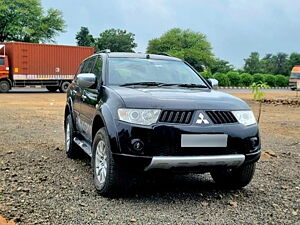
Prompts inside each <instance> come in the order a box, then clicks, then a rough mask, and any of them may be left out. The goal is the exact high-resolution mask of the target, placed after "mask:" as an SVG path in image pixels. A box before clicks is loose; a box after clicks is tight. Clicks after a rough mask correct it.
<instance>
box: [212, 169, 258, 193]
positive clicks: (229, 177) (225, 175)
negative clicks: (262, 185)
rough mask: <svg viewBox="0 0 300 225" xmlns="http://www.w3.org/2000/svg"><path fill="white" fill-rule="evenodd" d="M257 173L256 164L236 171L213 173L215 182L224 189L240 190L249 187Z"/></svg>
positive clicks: (224, 170)
mask: <svg viewBox="0 0 300 225" xmlns="http://www.w3.org/2000/svg"><path fill="white" fill-rule="evenodd" d="M254 172H255V163H252V164H248V165H245V166H241V167H238V168H234V169H223V170H216V171H212V172H211V173H210V174H211V176H212V178H213V179H214V181H215V182H216V183H217V184H218V185H220V186H221V187H224V188H232V189H240V188H242V187H245V186H246V185H248V184H249V183H250V182H251V180H252V178H253V175H254Z"/></svg>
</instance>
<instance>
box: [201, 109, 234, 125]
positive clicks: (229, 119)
mask: <svg viewBox="0 0 300 225" xmlns="http://www.w3.org/2000/svg"><path fill="white" fill-rule="evenodd" d="M206 114H207V115H208V117H209V118H210V119H211V121H212V122H213V123H214V124H223V123H237V122H238V121H237V119H236V118H235V116H234V115H233V114H232V112H230V111H206Z"/></svg>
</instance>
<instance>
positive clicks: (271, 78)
mask: <svg viewBox="0 0 300 225" xmlns="http://www.w3.org/2000/svg"><path fill="white" fill-rule="evenodd" d="M265 82H266V83H267V85H269V86H270V87H275V86H276V79H275V76H274V75H272V74H265Z"/></svg>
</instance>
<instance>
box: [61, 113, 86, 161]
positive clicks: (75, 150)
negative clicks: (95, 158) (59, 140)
mask: <svg viewBox="0 0 300 225" xmlns="http://www.w3.org/2000/svg"><path fill="white" fill-rule="evenodd" d="M74 133H75V132H74V127H73V120H72V116H71V114H69V115H68V116H67V118H66V122H65V149H66V154H67V156H68V157H69V158H71V159H77V158H80V156H81V154H82V150H81V149H80V147H79V146H78V145H77V144H76V143H75V141H74V137H75V135H74Z"/></svg>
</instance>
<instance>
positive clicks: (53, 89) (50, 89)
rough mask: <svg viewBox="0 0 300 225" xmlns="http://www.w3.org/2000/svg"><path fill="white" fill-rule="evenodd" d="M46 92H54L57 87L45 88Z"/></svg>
mask: <svg viewBox="0 0 300 225" xmlns="http://www.w3.org/2000/svg"><path fill="white" fill-rule="evenodd" d="M46 88H47V90H48V91H50V92H56V91H57V89H58V87H56V86H46Z"/></svg>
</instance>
